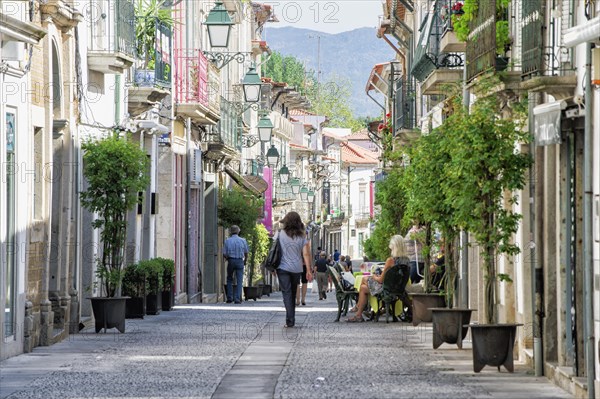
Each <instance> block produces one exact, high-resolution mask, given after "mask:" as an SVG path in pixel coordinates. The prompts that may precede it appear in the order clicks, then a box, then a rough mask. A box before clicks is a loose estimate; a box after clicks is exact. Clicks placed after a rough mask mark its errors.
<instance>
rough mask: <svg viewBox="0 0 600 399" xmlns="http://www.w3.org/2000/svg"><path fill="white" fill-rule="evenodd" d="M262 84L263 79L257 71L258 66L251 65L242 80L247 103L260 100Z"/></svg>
mask: <svg viewBox="0 0 600 399" xmlns="http://www.w3.org/2000/svg"><path fill="white" fill-rule="evenodd" d="M261 85H262V81H261V80H260V77H259V76H258V73H257V72H256V68H255V67H254V66H251V67H250V69H249V70H248V72H246V75H245V76H244V79H243V80H242V87H243V88H244V100H245V101H246V102H247V103H255V102H258V101H259V100H260V87H261Z"/></svg>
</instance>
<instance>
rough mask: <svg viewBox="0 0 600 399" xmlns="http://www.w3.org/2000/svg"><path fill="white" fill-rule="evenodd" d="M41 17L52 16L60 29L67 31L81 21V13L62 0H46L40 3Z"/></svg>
mask: <svg viewBox="0 0 600 399" xmlns="http://www.w3.org/2000/svg"><path fill="white" fill-rule="evenodd" d="M40 11H41V12H42V18H44V19H45V18H52V20H53V21H54V24H55V25H57V26H58V27H60V29H61V30H62V31H65V32H66V31H68V30H69V29H71V28H74V27H75V26H77V24H78V23H80V22H81V21H83V15H81V14H80V13H79V11H77V10H76V9H75V8H74V7H73V6H71V5H70V4H68V3H67V2H65V1H63V0H46V1H44V2H43V3H40Z"/></svg>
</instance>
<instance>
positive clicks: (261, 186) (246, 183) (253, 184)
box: [225, 166, 268, 196]
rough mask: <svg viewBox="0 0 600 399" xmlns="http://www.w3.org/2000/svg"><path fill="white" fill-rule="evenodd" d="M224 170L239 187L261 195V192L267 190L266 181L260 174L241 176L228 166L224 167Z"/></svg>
mask: <svg viewBox="0 0 600 399" xmlns="http://www.w3.org/2000/svg"><path fill="white" fill-rule="evenodd" d="M225 172H227V174H228V175H229V176H230V177H231V178H232V179H233V181H234V182H236V183H237V184H238V185H239V186H240V187H242V188H244V189H245V190H247V191H249V192H250V193H252V194H254V195H256V196H261V195H262V193H264V192H265V191H267V188H268V183H267V182H266V181H265V180H264V179H263V178H262V177H260V176H254V175H246V176H242V175H240V174H239V173H238V172H236V171H235V170H233V169H232V168H231V167H229V166H226V167H225Z"/></svg>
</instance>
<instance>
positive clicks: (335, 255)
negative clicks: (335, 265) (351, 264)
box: [333, 249, 340, 262]
mask: <svg viewBox="0 0 600 399" xmlns="http://www.w3.org/2000/svg"><path fill="white" fill-rule="evenodd" d="M339 260H340V251H338V250H337V249H335V250H333V261H334V262H339Z"/></svg>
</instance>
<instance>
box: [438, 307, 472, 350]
mask: <svg viewBox="0 0 600 399" xmlns="http://www.w3.org/2000/svg"><path fill="white" fill-rule="evenodd" d="M429 310H431V315H432V322H433V349H437V348H439V347H440V345H442V344H443V343H444V342H445V343H448V344H456V345H458V347H459V348H461V349H462V341H463V338H464V337H465V335H467V332H468V331H469V327H467V326H465V324H469V323H470V322H471V312H473V309H456V308H454V309H448V308H431V309H429Z"/></svg>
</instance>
